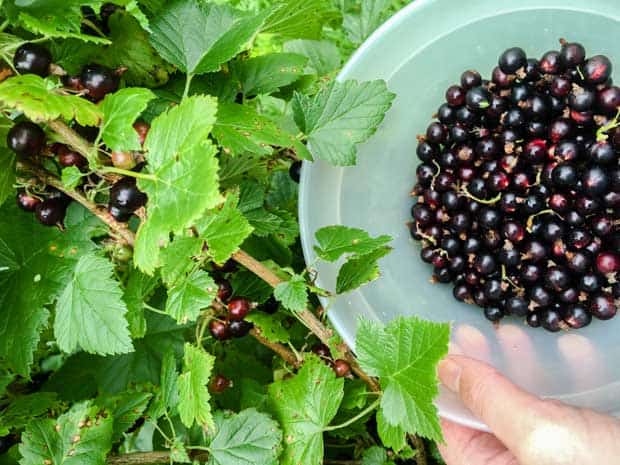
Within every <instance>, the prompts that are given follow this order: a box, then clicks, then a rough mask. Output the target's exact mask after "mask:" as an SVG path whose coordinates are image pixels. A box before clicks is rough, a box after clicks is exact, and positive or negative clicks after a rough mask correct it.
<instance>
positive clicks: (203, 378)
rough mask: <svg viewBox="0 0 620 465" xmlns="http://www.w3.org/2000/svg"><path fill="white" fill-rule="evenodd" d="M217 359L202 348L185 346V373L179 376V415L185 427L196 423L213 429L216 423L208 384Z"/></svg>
mask: <svg viewBox="0 0 620 465" xmlns="http://www.w3.org/2000/svg"><path fill="white" fill-rule="evenodd" d="M214 362H215V357H213V355H211V354H208V353H206V352H205V351H204V350H203V349H202V348H198V347H196V346H193V345H191V344H185V354H184V356H183V372H182V373H181V375H180V376H179V379H178V381H177V384H178V386H179V404H178V409H179V415H180V416H181V421H182V422H183V424H184V425H185V426H187V427H188V428H190V427H191V426H192V425H193V424H194V422H196V423H198V424H199V425H200V426H202V427H204V428H210V429H213V428H214V427H215V423H214V422H213V416H212V415H211V405H210V404H209V399H210V398H211V396H210V395H209V390H208V389H207V383H208V382H209V377H210V376H211V371H212V370H213V363H214Z"/></svg>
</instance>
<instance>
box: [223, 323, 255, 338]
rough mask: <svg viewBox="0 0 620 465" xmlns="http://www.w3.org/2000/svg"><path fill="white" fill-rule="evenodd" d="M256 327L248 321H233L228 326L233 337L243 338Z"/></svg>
mask: <svg viewBox="0 0 620 465" xmlns="http://www.w3.org/2000/svg"><path fill="white" fill-rule="evenodd" d="M253 327H254V325H253V324H252V323H250V322H249V321H246V320H241V321H231V322H230V323H229V324H228V330H229V331H230V334H231V336H232V337H243V336H245V335H246V334H248V333H249V332H250V330H251V329H252V328H253Z"/></svg>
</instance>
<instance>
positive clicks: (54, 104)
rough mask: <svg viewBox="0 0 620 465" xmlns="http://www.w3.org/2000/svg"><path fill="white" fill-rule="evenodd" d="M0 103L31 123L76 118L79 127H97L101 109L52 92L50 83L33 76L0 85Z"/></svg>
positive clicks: (72, 96) (17, 77)
mask: <svg viewBox="0 0 620 465" xmlns="http://www.w3.org/2000/svg"><path fill="white" fill-rule="evenodd" d="M0 101H1V102H2V105H4V107H7V108H14V109H16V110H19V111H21V112H23V113H24V115H26V117H27V118H28V119H30V120H32V121H35V122H39V121H49V120H53V119H57V118H64V119H65V120H67V121H71V120H72V119H75V120H76V121H77V122H78V123H80V124H81V125H82V126H97V125H98V124H99V121H100V120H101V116H102V114H101V110H100V109H99V108H98V107H97V106H96V105H95V104H94V103H92V102H89V101H88V100H86V99H84V98H81V97H78V96H76V95H63V94H60V93H58V92H56V91H55V90H54V85H53V84H52V82H51V81H50V80H47V79H43V78H41V77H39V76H37V75H36V74H24V75H21V76H13V77H10V78H8V79H6V80H5V81H3V82H2V83H0Z"/></svg>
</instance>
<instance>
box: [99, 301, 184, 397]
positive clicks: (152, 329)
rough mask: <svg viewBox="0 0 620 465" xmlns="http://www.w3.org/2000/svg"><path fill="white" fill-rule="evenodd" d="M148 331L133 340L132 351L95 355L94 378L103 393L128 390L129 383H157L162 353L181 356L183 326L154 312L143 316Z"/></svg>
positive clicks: (163, 354)
mask: <svg viewBox="0 0 620 465" xmlns="http://www.w3.org/2000/svg"><path fill="white" fill-rule="evenodd" d="M145 316H146V323H147V328H148V330H147V332H146V334H145V336H144V337H143V338H142V339H137V340H135V341H134V347H135V350H134V351H133V352H131V353H129V354H123V355H117V356H114V357H110V356H108V357H96V358H94V359H95V360H96V363H98V364H99V366H98V371H97V381H98V383H99V386H100V389H101V390H102V391H103V392H106V393H110V394H116V393H120V392H123V391H125V390H127V386H128V385H129V384H130V383H144V382H149V383H151V384H157V383H158V382H159V378H160V373H161V364H162V360H163V358H164V356H165V355H166V354H168V353H173V354H175V355H176V356H177V357H179V358H180V357H181V356H182V355H183V342H184V334H185V332H186V329H187V328H186V326H179V325H177V324H176V322H175V321H174V320H173V319H172V318H170V317H168V316H163V315H159V314H155V313H153V312H148V313H147V314H146V315H145Z"/></svg>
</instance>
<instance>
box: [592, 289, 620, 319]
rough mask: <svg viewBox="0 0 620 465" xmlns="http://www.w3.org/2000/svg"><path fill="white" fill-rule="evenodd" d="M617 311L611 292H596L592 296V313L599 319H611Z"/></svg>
mask: <svg viewBox="0 0 620 465" xmlns="http://www.w3.org/2000/svg"><path fill="white" fill-rule="evenodd" d="M616 312H617V309H616V306H615V304H614V298H613V296H612V295H611V294H596V295H594V296H592V297H591V298H590V313H592V315H594V316H595V317H596V318H598V319H599V320H610V319H611V318H613V317H614V316H616Z"/></svg>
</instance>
